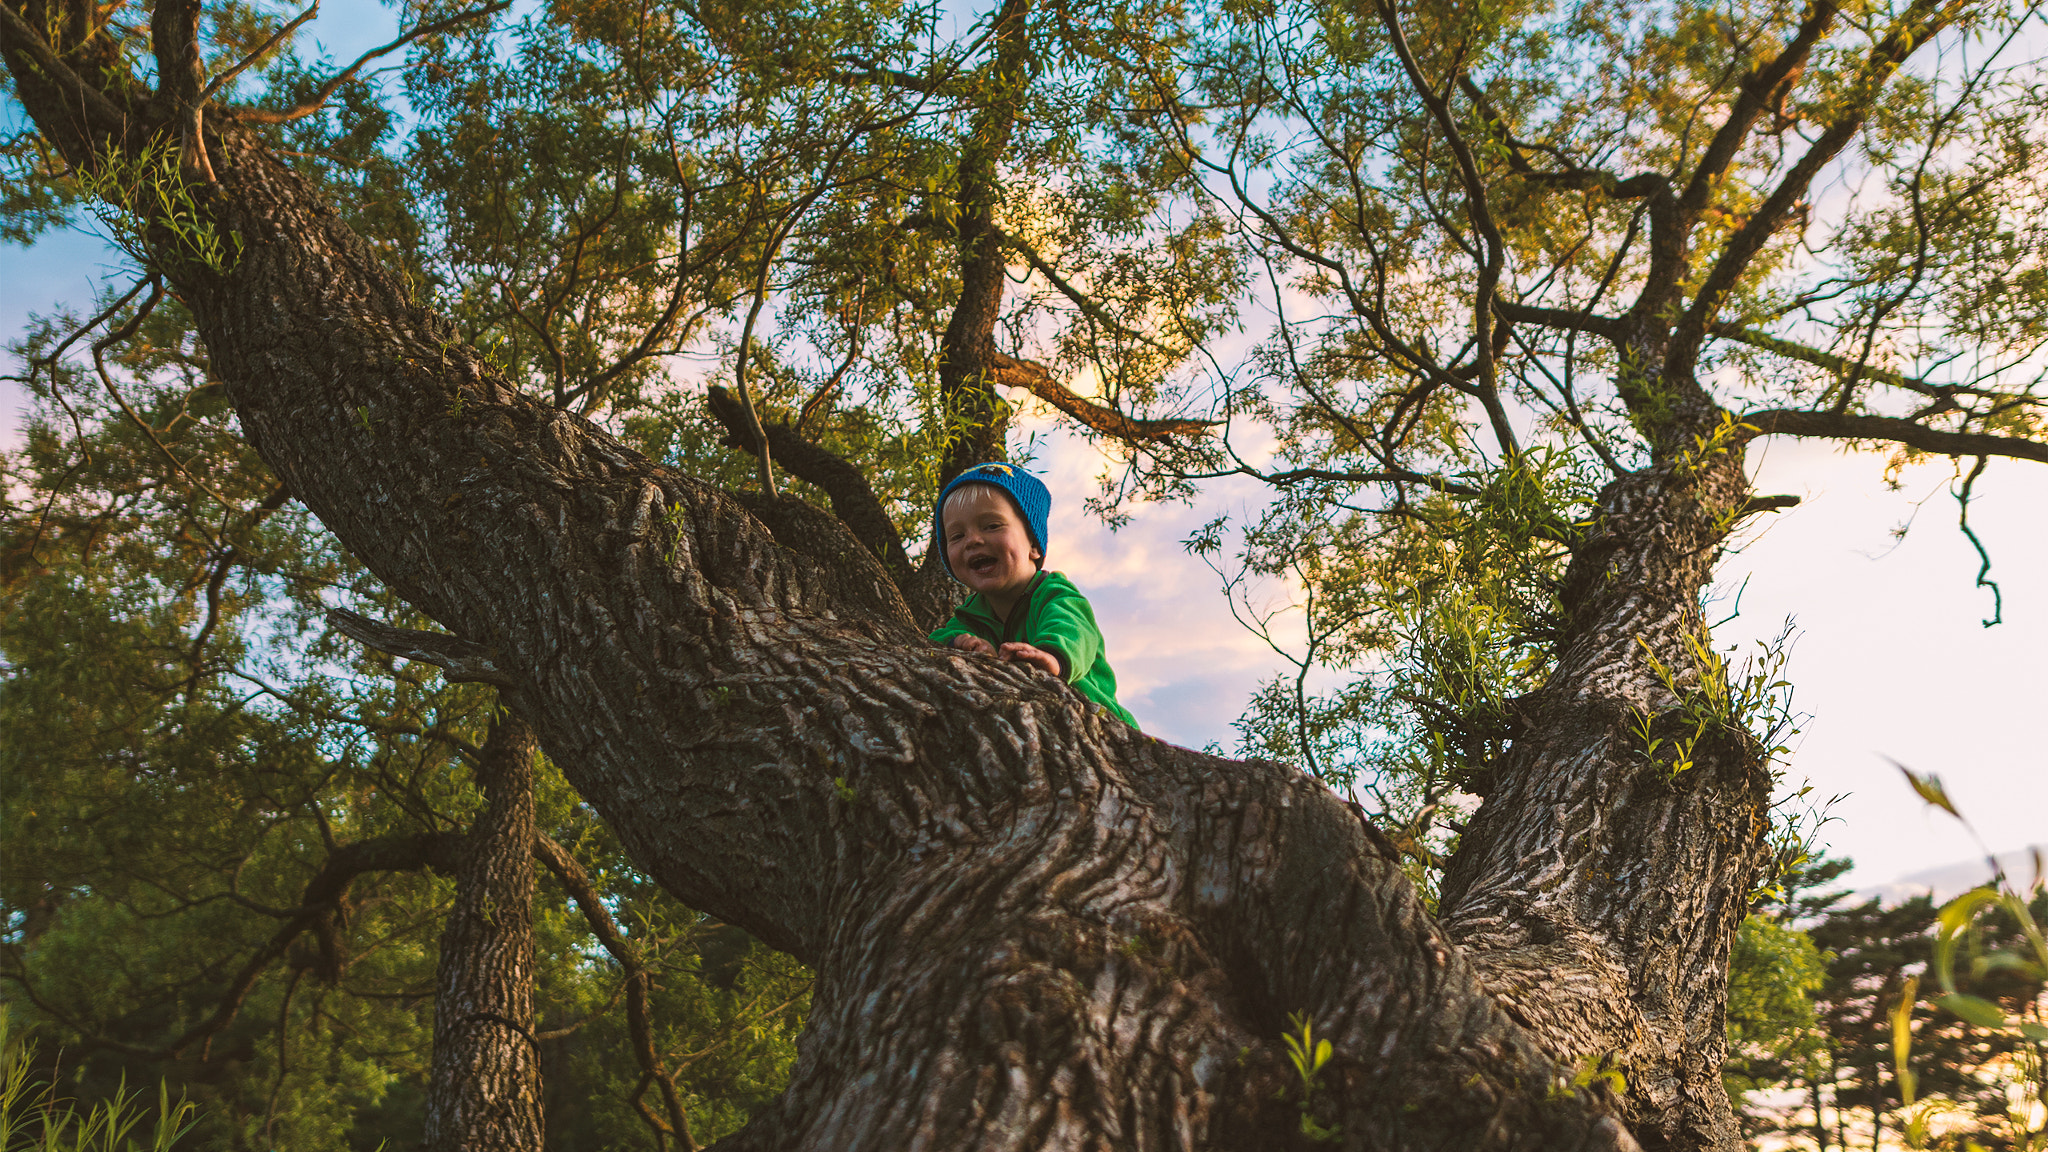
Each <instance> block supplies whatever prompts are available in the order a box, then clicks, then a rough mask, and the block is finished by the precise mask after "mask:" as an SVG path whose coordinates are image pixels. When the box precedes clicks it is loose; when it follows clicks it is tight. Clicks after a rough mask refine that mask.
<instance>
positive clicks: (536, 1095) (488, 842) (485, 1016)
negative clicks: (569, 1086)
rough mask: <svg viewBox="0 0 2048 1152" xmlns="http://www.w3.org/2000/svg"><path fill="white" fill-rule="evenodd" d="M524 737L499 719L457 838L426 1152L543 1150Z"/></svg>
mask: <svg viewBox="0 0 2048 1152" xmlns="http://www.w3.org/2000/svg"><path fill="white" fill-rule="evenodd" d="M539 750H540V749H539V744H538V742H537V741H536V739H535V737H534V734H533V729H532V728H530V727H528V726H527V724H526V722H525V721H523V720H521V719H520V718H519V715H518V714H517V713H516V712H512V711H510V710H501V712H500V714H499V716H498V717H497V719H496V720H494V721H493V722H492V724H491V732H490V736H489V738H488V739H486V740H485V741H484V746H483V755H482V757H481V758H480V760H479V762H478V764H477V778H478V783H480V784H481V785H482V787H483V790H484V796H485V806H484V810H483V811H482V812H481V813H479V814H478V816H477V818H476V822H475V823H474V824H473V825H472V826H471V827H470V830H469V835H468V836H466V837H464V841H463V849H462V857H461V862H460V864H458V865H457V867H456V870H455V907H454V908H453V909H452V910H450V912H449V913H448V922H447V925H446V926H445V927H444V928H443V929H442V931H441V958H440V968H439V971H438V972H437V973H436V976H435V981H434V982H435V989H434V1061H433V1068H432V1070H431V1073H430V1075H429V1077H428V1081H427V1119H426V1136H425V1139H424V1141H423V1143H424V1145H425V1147H426V1148H427V1149H428V1150H429V1152H461V1150H469V1149H474V1150H477V1152H499V1150H515V1149H533V1150H538V1149H539V1148H540V1147H541V1136H542V1130H543V1127H544V1125H543V1120H542V1116H541V1104H540V1101H541V1094H540V1090H541V1085H540V1052H539V1048H538V1042H537V1041H536V1040H535V1039H534V1036H533V851H534V819H533V811H534V810H533V771H534V757H535V756H536V755H538V753H539Z"/></svg>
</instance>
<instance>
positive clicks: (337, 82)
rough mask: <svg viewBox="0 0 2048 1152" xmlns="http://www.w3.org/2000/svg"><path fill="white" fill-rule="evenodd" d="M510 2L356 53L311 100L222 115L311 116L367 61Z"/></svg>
mask: <svg viewBox="0 0 2048 1152" xmlns="http://www.w3.org/2000/svg"><path fill="white" fill-rule="evenodd" d="M511 6H512V0H495V2H494V3H490V4H486V5H484V6H483V7H481V8H471V9H468V10H467V11H463V12H457V13H456V14H455V15H453V16H449V17H447V18H445V19H441V20H436V21H434V22H433V23H431V24H422V25H420V26H418V27H417V28H414V29H412V30H411V31H409V32H405V33H403V34H401V35H400V36H399V37H398V39H396V40H393V41H392V42H391V43H389V44H383V45H379V46H378V47H375V48H372V49H370V50H369V51H368V52H365V53H363V54H362V55H361V56H358V57H356V60H355V63H353V64H350V65H349V66H348V67H346V68H344V69H342V70H341V71H339V72H337V73H335V74H334V75H333V76H332V77H330V78H329V79H328V80H327V82H326V83H324V84H322V85H320V87H319V88H317V89H315V90H314V92H313V98H312V99H311V100H308V101H306V102H305V103H303V104H299V105H296V106H294V107H291V108H287V109H285V110H283V111H281V112H277V111H271V110H268V109H263V108H233V109H229V110H228V111H227V112H225V113H223V115H225V116H226V117H227V118H228V119H229V120H237V121H241V122H243V123H247V124H285V123H288V122H290V121H293V120H298V119H302V118H304V117H307V116H311V115H312V114H313V113H315V112H318V111H319V110H320V109H322V108H324V107H326V106H327V101H328V100H329V99H330V98H331V97H333V95H334V94H335V93H336V92H337V91H339V90H340V89H341V86H342V85H343V84H346V83H348V82H349V81H350V80H351V79H353V78H354V77H355V74H356V73H358V72H360V71H362V69H363V65H365V64H368V63H369V62H370V61H372V60H375V59H378V58H379V57H382V56H388V55H390V54H391V53H393V52H396V51H398V50H399V49H400V48H403V47H405V46H406V45H408V44H410V43H412V42H413V41H415V40H419V39H422V38H424V37H427V36H435V35H439V34H440V33H442V32H446V31H448V30H449V29H451V28H454V27H457V26H458V25H462V24H466V23H468V22H469V21H471V20H475V19H478V18H480V17H484V16H490V15H493V14H495V13H498V12H503V11H504V10H505V9H507V8H510V7H511Z"/></svg>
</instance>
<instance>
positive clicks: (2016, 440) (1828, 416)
mask: <svg viewBox="0 0 2048 1152" xmlns="http://www.w3.org/2000/svg"><path fill="white" fill-rule="evenodd" d="M1739 419H1740V422H1741V423H1743V424H1747V425H1750V426H1751V427H1753V428H1755V429H1756V430H1757V431H1756V433H1755V434H1756V435H1759V436H1811V437H1816V438H1819V439H1828V440H1885V441H1890V442H1892V443H1895V444H1904V445H1906V446H1907V447H1909V448H1918V449H1919V450H1921V451H1922V452H1932V453H1934V454H1936V455H1939V456H2009V457H2011V458H2013V459H2015V460H2035V461H2039V462H2041V463H2044V464H2048V443H2042V442H2041V441H2039V440H2027V439H2023V438H2021V437H2018V436H1994V435H1991V434H1990V433H1985V432H1945V431H1942V430H1941V429H1938V428H1929V427H1927V426H1926V425H1925V424H1919V423H1916V422H1914V421H1912V420H1904V419H1900V418H1899V417H1896V416H1857V415H1852V414H1849V413H1846V412H1813V411H1809V410H1807V409H1803V408H1772V409H1766V410H1763V411H1759V412H1748V413H1744V414H1743V415H1742V416H1741V417H1740V418H1739Z"/></svg>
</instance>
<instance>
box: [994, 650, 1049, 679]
mask: <svg viewBox="0 0 2048 1152" xmlns="http://www.w3.org/2000/svg"><path fill="white" fill-rule="evenodd" d="M1001 655H1002V658H1003V659H1005V660H1008V661H1009V662H1010V663H1012V664H1029V665H1031V666H1032V667H1034V668H1043V669H1045V670H1046V671H1047V672H1050V673H1052V674H1053V675H1054V676H1055V677H1057V676H1058V675H1059V674H1060V658H1059V657H1057V656H1055V655H1053V654H1052V653H1050V652H1047V651H1046V650H1045V649H1043V648H1036V647H1033V646H1032V645H1029V644H1026V643H1024V642H1022V641H1013V642H1011V643H1009V644H1005V645H1003V650H1002V653H1001Z"/></svg>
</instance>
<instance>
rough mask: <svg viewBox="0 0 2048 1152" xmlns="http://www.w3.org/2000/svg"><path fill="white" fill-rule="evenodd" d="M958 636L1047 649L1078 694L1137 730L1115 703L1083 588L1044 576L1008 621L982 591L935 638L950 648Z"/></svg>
mask: <svg viewBox="0 0 2048 1152" xmlns="http://www.w3.org/2000/svg"><path fill="white" fill-rule="evenodd" d="M955 636H979V637H981V638H982V639H983V640H986V641H988V642H989V643H990V644H993V645H995V646H996V647H998V648H1000V647H1002V646H1003V645H1005V644H1008V643H1011V642H1013V641H1017V640H1021V641H1023V642H1024V643H1026V644H1029V645H1031V646H1032V647H1034V648H1042V649H1044V650H1045V651H1047V652H1050V653H1052V654H1053V655H1054V656H1055V657H1056V658H1058V660H1059V662H1060V675H1061V676H1063V677H1064V678H1065V679H1066V681H1067V683H1069V684H1072V685H1073V686H1074V690H1075V691H1076V692H1079V693H1080V694H1081V695H1083V696H1086V697H1087V698H1088V699H1090V700H1093V701H1095V702H1096V703H1097V704H1100V705H1102V706H1103V707H1104V708H1107V709H1109V713H1110V715H1112V716H1115V717H1116V718H1117V719H1119V720H1121V721H1123V722H1124V723H1126V724H1129V725H1130V726H1131V727H1133V728H1136V727H1137V726H1138V722H1137V721H1136V720H1135V719H1133V718H1132V717H1131V714H1130V713H1129V712H1127V711H1125V710H1124V706H1123V705H1121V704H1119V703H1117V702H1116V673H1115V672H1112V671H1110V668H1109V661H1108V660H1106V659H1104V658H1103V653H1102V630H1101V629H1099V628H1097V627H1096V626H1095V610H1094V609H1093V608H1090V607H1089V606H1088V598H1087V597H1086V596H1083V595H1081V590H1080V589H1078V588H1076V587H1074V585H1073V583H1072V582H1071V581H1069V580H1068V579H1067V578H1066V577H1065V576H1062V575H1060V574H1059V573H1057V572H1041V573H1039V574H1038V579H1036V580H1034V581H1032V582H1031V590H1030V591H1029V592H1026V593H1025V594H1024V599H1022V600H1020V601H1018V602H1017V603H1016V604H1015V605H1014V606H1013V607H1012V608H1011V609H1010V618H1009V620H1008V621H1004V620H1001V619H998V618H997V616H996V614H995V610H994V609H992V608H990V607H989V606H988V601H987V600H984V599H982V596H981V593H979V592H976V593H975V594H974V595H972V596H969V597H968V598H967V603H965V604H962V605H961V606H960V607H959V608H958V609H957V610H955V611H954V613H953V618H952V619H950V620H948V621H946V622H945V623H944V624H941V625H939V629H938V631H936V632H933V633H932V639H933V640H935V641H937V642H938V643H940V644H951V643H952V642H953V637H955Z"/></svg>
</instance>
